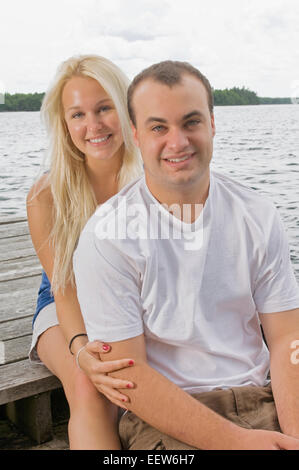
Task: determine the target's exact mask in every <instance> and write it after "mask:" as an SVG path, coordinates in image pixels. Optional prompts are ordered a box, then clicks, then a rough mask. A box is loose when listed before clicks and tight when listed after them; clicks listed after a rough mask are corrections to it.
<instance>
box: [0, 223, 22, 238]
mask: <svg viewBox="0 0 299 470" xmlns="http://www.w3.org/2000/svg"><path fill="white" fill-rule="evenodd" d="M28 233H29V228H28V223H27V220H25V221H24V222H17V223H9V224H1V225H0V239H1V238H10V237H17V236H20V235H25V234H28Z"/></svg>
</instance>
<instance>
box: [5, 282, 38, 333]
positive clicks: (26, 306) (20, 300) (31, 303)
mask: <svg viewBox="0 0 299 470" xmlns="http://www.w3.org/2000/svg"><path fill="white" fill-rule="evenodd" d="M40 282H41V275H38V276H33V277H27V278H24V279H14V280H11V281H4V282H1V283H0V292H1V294H0V324H1V322H5V321H9V320H15V319H18V318H21V317H27V316H32V315H33V314H34V312H35V308H36V301H37V293H38V289H39V286H40Z"/></svg>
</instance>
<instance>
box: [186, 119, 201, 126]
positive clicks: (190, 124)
mask: <svg viewBox="0 0 299 470" xmlns="http://www.w3.org/2000/svg"><path fill="white" fill-rule="evenodd" d="M198 124H200V121H199V119H192V120H191V121H187V122H186V126H189V127H193V126H197V125H198Z"/></svg>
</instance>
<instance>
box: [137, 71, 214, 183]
mask: <svg viewBox="0 0 299 470" xmlns="http://www.w3.org/2000/svg"><path fill="white" fill-rule="evenodd" d="M132 104H133V108H134V111H135V117H136V127H135V126H133V134H134V138H135V141H136V143H137V145H138V146H139V148H140V151H141V154H142V158H143V162H144V171H145V175H146V179H147V184H148V186H149V188H150V189H155V191H158V192H159V188H161V189H163V188H164V190H165V189H166V188H168V189H169V190H171V189H172V190H179V189H182V190H186V189H188V187H190V185H194V184H195V183H199V182H200V180H201V179H202V177H203V176H204V175H207V173H208V169H209V164H210V161H211V158H212V153H213V137H214V135H215V124H214V116H213V115H211V114H210V111H209V107H208V96H207V91H206V89H205V87H204V85H203V84H202V83H201V81H200V80H199V79H197V78H195V77H193V76H192V75H189V74H185V75H184V76H183V78H182V81H181V83H180V84H178V85H174V86H173V87H172V88H170V87H168V86H167V85H164V84H162V83H159V82H156V81H154V80H152V79H147V80H144V81H143V82H141V83H140V84H139V85H138V86H137V88H136V90H135V92H134V95H133V102H132Z"/></svg>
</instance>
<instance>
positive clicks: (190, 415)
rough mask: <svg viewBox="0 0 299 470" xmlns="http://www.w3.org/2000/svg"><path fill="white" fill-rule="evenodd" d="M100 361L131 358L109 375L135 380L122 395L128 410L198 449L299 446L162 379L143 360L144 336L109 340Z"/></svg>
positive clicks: (297, 443) (298, 443) (291, 440)
mask: <svg viewBox="0 0 299 470" xmlns="http://www.w3.org/2000/svg"><path fill="white" fill-rule="evenodd" d="M110 344H111V346H112V349H111V352H109V353H108V354H105V355H102V357H101V359H102V360H104V361H105V360H113V359H116V358H118V359H120V358H123V357H132V358H133V359H134V360H135V365H134V367H132V368H130V369H126V370H125V371H123V370H120V371H116V372H113V373H111V374H109V375H112V376H113V377H117V378H123V379H124V378H126V379H129V380H130V381H132V382H134V383H135V388H134V389H133V390H128V391H127V392H126V394H127V395H128V396H129V398H130V403H128V404H127V407H128V409H129V410H131V411H132V412H133V413H135V414H136V415H137V416H139V417H140V418H141V419H143V420H144V421H146V422H147V423H148V424H150V425H151V426H153V427H155V428H157V429H159V430H160V431H162V432H163V433H165V434H168V435H169V436H172V437H174V438H175V439H177V440H180V441H182V442H185V443H186V444H189V445H191V446H193V447H196V448H198V449H203V450H205V449H211V450H214V449H279V448H283V449H287V448H294V449H295V448H297V449H299V441H297V440H294V439H292V438H288V437H287V436H283V435H282V434H280V433H276V432H269V431H261V430H258V431H256V430H248V429H245V428H241V427H239V426H237V425H235V424H234V423H232V422H230V421H228V420H226V419H224V418H223V417H222V416H220V415H218V414H217V413H215V412H214V411H212V410H210V409H209V408H208V407H206V406H204V405H202V404H201V403H200V402H198V401H197V400H196V399H195V398H193V397H192V396H191V395H189V394H188V393H186V392H184V391H183V390H181V389H180V388H179V387H177V386H176V385H175V384H174V383H172V382H171V381H169V380H168V379H166V378H165V377H164V376H163V375H161V374H160V373H158V372H157V371H156V370H155V369H153V368H152V367H150V366H149V365H148V364H147V362H146V350H145V341H144V335H143V334H142V335H139V336H137V337H135V338H131V339H129V340H125V341H119V342H115V343H110Z"/></svg>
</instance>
